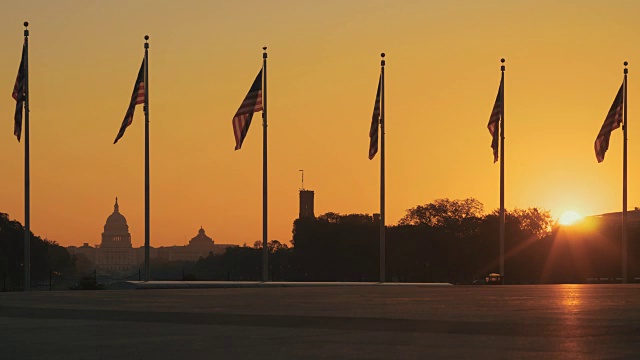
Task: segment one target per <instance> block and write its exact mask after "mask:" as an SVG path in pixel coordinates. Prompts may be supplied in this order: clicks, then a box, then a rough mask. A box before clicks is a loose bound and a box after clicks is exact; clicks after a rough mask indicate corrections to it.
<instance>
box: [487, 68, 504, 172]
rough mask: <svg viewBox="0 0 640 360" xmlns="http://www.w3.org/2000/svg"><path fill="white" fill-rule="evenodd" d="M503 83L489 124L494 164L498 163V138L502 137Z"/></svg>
mask: <svg viewBox="0 0 640 360" xmlns="http://www.w3.org/2000/svg"><path fill="white" fill-rule="evenodd" d="M502 81H503V80H500V87H499V88H498V96H496V102H495V104H493V110H492V111H491V117H490V118H489V124H487V128H488V129H489V134H491V137H492V138H493V139H492V140H491V148H492V149H493V162H494V163H495V162H496V161H498V137H499V136H500V118H502Z"/></svg>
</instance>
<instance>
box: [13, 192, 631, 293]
mask: <svg viewBox="0 0 640 360" xmlns="http://www.w3.org/2000/svg"><path fill="white" fill-rule="evenodd" d="M636 211H640V210H635V211H633V212H630V214H632V215H638V219H639V220H640V212H638V213H637V214H636V213H635V212H636ZM505 216H506V221H505V280H506V283H510V284H538V283H584V282H587V281H596V282H597V281H609V282H615V281H616V279H618V278H620V276H621V265H620V264H621V250H622V249H621V231H620V229H621V221H620V219H619V218H618V217H616V216H608V217H605V216H603V217H590V218H587V219H586V220H584V221H583V222H582V223H580V224H577V225H575V226H561V225H559V224H557V223H555V222H554V221H553V219H552V218H551V215H550V214H549V211H546V210H542V209H539V208H528V209H514V210H510V211H507V212H506V214H505ZM633 218H634V216H630V219H633ZM379 226H380V224H379V218H378V217H377V216H371V215H368V214H346V215H343V214H338V213H333V212H329V213H326V214H323V215H320V216H318V217H315V218H314V217H309V218H300V219H296V220H295V221H294V222H293V230H292V235H293V237H292V240H291V244H292V246H291V247H289V246H288V245H287V244H284V243H281V242H279V241H277V240H272V241H270V242H269V243H268V247H269V254H270V255H269V278H270V280H272V281H379V256H380V252H379V251H380V250H379V249H380V248H379ZM498 231H499V218H498V212H497V211H493V212H490V213H485V212H484V207H483V204H482V203H480V202H479V201H478V200H476V199H474V198H468V199H461V200H450V199H437V200H435V201H433V202H431V203H428V204H424V205H418V206H416V207H413V208H411V209H408V210H407V211H406V214H405V216H404V217H402V218H401V219H400V221H399V222H398V223H397V224H396V225H392V226H388V227H387V230H386V239H387V241H386V281H390V282H393V281H398V282H451V283H457V284H473V283H482V282H483V281H484V279H485V277H486V276H487V275H488V274H489V273H499V270H500V244H499V238H498ZM23 235H24V228H23V227H22V226H21V225H20V223H18V222H17V221H15V220H9V217H8V215H7V214H2V213H0V271H2V273H3V275H4V283H3V284H4V287H3V289H6V288H7V285H6V283H7V282H8V283H9V284H10V285H9V288H10V289H19V288H20V286H21V284H22V280H23V279H22V276H23V272H22V259H23V251H24V246H23V239H24V238H23ZM639 238H640V222H638V223H636V222H634V221H630V222H629V233H628V239H629V268H628V270H629V275H630V276H629V278H630V280H632V281H633V279H637V278H638V277H640V266H639V264H638V259H640V246H639V244H638V241H637V240H638V239H639ZM31 239H32V240H31V256H32V270H31V273H32V277H33V279H34V280H33V281H34V283H35V284H37V283H38V282H46V280H47V279H48V277H49V276H50V275H51V272H52V271H53V272H55V273H56V274H59V275H60V276H64V277H67V278H73V277H76V278H78V279H79V278H80V277H81V276H82V275H85V276H86V275H87V274H85V273H86V272H88V271H89V269H90V268H91V264H87V263H86V261H87V260H86V259H84V258H78V257H75V256H70V255H69V253H68V252H67V250H66V249H65V248H63V247H61V246H59V245H58V244H57V243H56V242H54V241H50V240H46V239H41V238H40V237H38V236H33V235H32V238H31ZM261 269H262V244H261V242H260V241H256V242H255V243H254V244H253V245H252V246H249V245H246V244H245V245H243V246H239V247H230V248H228V249H227V250H226V252H225V253H223V254H219V255H214V254H212V253H210V254H209V256H206V257H204V258H200V259H199V260H198V261H174V262H169V261H165V260H161V259H155V260H154V261H153V262H152V278H153V279H157V280H164V279H166V280H181V279H182V280H234V281H248V280H259V279H260V278H261ZM135 272H136V274H137V270H136V271H135ZM136 274H132V277H131V279H132V280H135V278H136ZM94 277H95V276H94ZM98 280H99V278H98Z"/></svg>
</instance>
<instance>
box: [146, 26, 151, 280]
mask: <svg viewBox="0 0 640 360" xmlns="http://www.w3.org/2000/svg"><path fill="white" fill-rule="evenodd" d="M148 41H149V35H145V36H144V270H145V280H146V281H149V280H151V264H150V261H149V238H150V235H149V233H150V230H151V227H150V224H149V192H150V191H149V189H150V186H149V42H148Z"/></svg>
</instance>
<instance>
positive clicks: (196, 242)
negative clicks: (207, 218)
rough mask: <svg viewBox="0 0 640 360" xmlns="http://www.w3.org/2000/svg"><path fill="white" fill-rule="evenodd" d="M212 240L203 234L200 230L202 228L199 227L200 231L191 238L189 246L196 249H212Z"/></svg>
mask: <svg viewBox="0 0 640 360" xmlns="http://www.w3.org/2000/svg"><path fill="white" fill-rule="evenodd" d="M213 244H214V242H213V239H212V238H210V237H208V236H207V235H206V234H205V233H204V229H203V228H202V226H201V227H200V230H198V235H196V236H195V237H194V238H192V239H191V240H190V241H189V246H192V247H196V248H201V249H202V248H205V249H206V248H211V249H213Z"/></svg>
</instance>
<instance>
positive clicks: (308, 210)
mask: <svg viewBox="0 0 640 360" xmlns="http://www.w3.org/2000/svg"><path fill="white" fill-rule="evenodd" d="M313 198H314V193H313V190H304V189H302V190H300V214H299V216H298V218H300V219H301V218H314V217H316V215H315V214H314V212H313Z"/></svg>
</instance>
